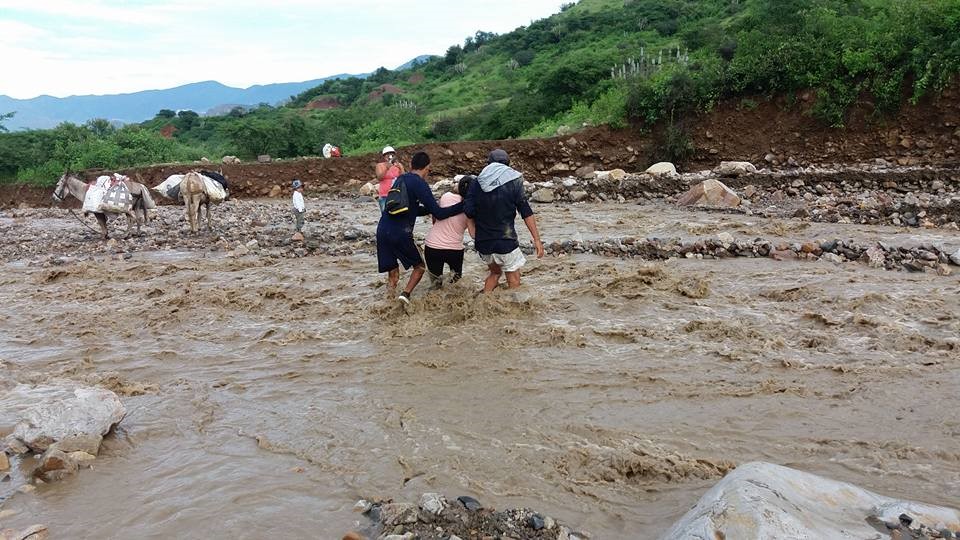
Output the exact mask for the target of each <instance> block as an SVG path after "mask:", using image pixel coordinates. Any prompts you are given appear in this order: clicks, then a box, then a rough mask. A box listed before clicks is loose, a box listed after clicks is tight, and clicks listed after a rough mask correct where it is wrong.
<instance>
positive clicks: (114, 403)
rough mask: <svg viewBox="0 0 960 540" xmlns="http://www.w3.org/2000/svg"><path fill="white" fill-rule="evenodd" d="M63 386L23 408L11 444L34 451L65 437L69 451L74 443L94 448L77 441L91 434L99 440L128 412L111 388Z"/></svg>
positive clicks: (81, 447)
mask: <svg viewBox="0 0 960 540" xmlns="http://www.w3.org/2000/svg"><path fill="white" fill-rule="evenodd" d="M60 390H62V389H60ZM60 390H58V391H57V392H51V393H50V394H48V395H55V396H57V397H54V398H51V399H46V400H43V401H40V402H34V403H33V405H32V406H31V407H29V408H27V409H26V410H24V411H23V413H22V416H21V420H20V421H19V422H18V423H17V424H16V426H15V427H14V429H13V433H11V434H10V436H9V437H7V446H8V447H9V448H12V449H13V448H22V447H23V446H25V447H27V448H29V449H30V450H32V451H34V452H43V451H45V450H47V448H49V447H50V446H51V445H53V444H54V443H57V442H59V441H64V442H65V443H66V444H68V445H70V447H69V448H68V451H72V448H73V446H76V448H77V449H78V450H80V449H82V450H84V451H89V450H93V448H92V446H90V445H86V444H78V441H83V440H85V439H88V438H92V440H94V441H97V442H99V440H98V438H99V437H102V436H103V435H106V434H107V433H108V432H109V431H110V430H111V429H112V428H113V426H115V425H116V424H118V423H119V422H120V421H121V420H122V419H123V417H124V415H126V413H127V411H126V408H124V406H123V403H122V402H121V401H120V398H118V397H117V395H116V394H114V393H113V392H111V391H109V390H105V389H103V388H89V387H79V388H74V389H73V390H72V392H70V395H65V394H64V393H63V392H62V391H60ZM75 443H77V444H75ZM96 446H99V445H96ZM97 449H99V448H97ZM93 453H96V452H93Z"/></svg>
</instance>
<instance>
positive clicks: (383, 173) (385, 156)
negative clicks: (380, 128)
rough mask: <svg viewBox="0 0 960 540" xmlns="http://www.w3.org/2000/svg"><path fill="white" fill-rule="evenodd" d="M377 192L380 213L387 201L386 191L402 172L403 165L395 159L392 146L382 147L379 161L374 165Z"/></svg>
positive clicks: (395, 154)
mask: <svg viewBox="0 0 960 540" xmlns="http://www.w3.org/2000/svg"><path fill="white" fill-rule="evenodd" d="M375 170H376V172H377V182H378V183H379V185H378V189H377V191H378V193H379V195H380V198H379V203H380V213H383V205H384V204H385V203H386V202H387V193H389V192H390V186H392V185H393V181H394V180H396V179H397V177H398V176H400V175H401V174H403V173H404V170H403V165H402V164H401V163H400V161H398V160H397V152H396V150H394V149H393V147H392V146H387V147H384V149H383V152H381V153H380V161H379V162H378V163H377V166H376V169H375Z"/></svg>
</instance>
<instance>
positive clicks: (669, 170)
mask: <svg viewBox="0 0 960 540" xmlns="http://www.w3.org/2000/svg"><path fill="white" fill-rule="evenodd" d="M647 174H652V175H654V176H674V175H676V174H677V167H676V166H675V165H674V164H673V163H670V162H669V161H661V162H660V163H654V164H653V165H651V166H649V167H647Z"/></svg>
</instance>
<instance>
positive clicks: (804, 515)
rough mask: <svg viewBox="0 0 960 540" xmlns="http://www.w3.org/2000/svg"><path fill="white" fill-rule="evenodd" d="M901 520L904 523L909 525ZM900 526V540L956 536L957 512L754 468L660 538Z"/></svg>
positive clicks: (857, 532) (759, 536)
mask: <svg viewBox="0 0 960 540" xmlns="http://www.w3.org/2000/svg"><path fill="white" fill-rule="evenodd" d="M901 515H904V516H908V517H909V524H907V525H904V518H902V517H901ZM904 527H908V528H909V531H910V533H908V536H905V537H906V538H911V537H913V538H916V537H917V536H910V534H912V533H913V532H918V533H922V531H924V530H933V531H940V530H944V529H945V530H949V531H951V532H952V533H954V534H956V533H957V532H960V512H958V511H957V510H954V509H952V508H944V507H940V506H931V505H928V504H923V503H919V502H912V501H902V500H897V499H893V498H890V497H885V496H883V495H878V494H876V493H872V492H870V491H867V490H865V489H861V488H859V487H857V486H854V485H852V484H848V483H846V482H837V481H835V480H830V479H828V478H823V477H821V476H817V475H814V474H810V473H805V472H802V471H798V470H795V469H790V468H787V467H781V466H779V465H774V464H771V463H762V462H754V463H747V464H744V465H741V466H739V467H737V468H736V469H735V470H734V471H733V472H731V473H730V474H728V475H727V476H725V477H724V478H723V479H722V480H720V482H718V483H717V484H716V485H715V486H713V488H711V489H710V491H708V492H707V493H706V494H705V495H704V496H703V497H702V498H701V499H700V501H699V502H697V504H696V506H694V507H693V509H692V510H690V511H689V512H687V513H686V514H685V515H684V516H683V517H682V518H680V521H678V522H677V523H675V524H674V525H673V527H671V528H670V530H669V531H667V533H666V534H665V535H663V537H662V538H663V539H664V540H674V539H676V540H680V539H688V538H737V539H742V540H749V539H756V540H764V539H774V538H877V537H879V536H878V534H884V536H883V537H884V538H886V537H887V536H886V535H889V534H890V531H893V530H903V528H904ZM904 532H906V531H904ZM891 537H893V536H891ZM921 537H922V536H921Z"/></svg>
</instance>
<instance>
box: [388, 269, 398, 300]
mask: <svg viewBox="0 0 960 540" xmlns="http://www.w3.org/2000/svg"><path fill="white" fill-rule="evenodd" d="M399 284H400V268H394V269H393V270H391V271H390V272H389V273H388V274H387V292H388V293H389V294H391V295H392V294H393V293H395V292H396V291H397V285H399Z"/></svg>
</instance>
